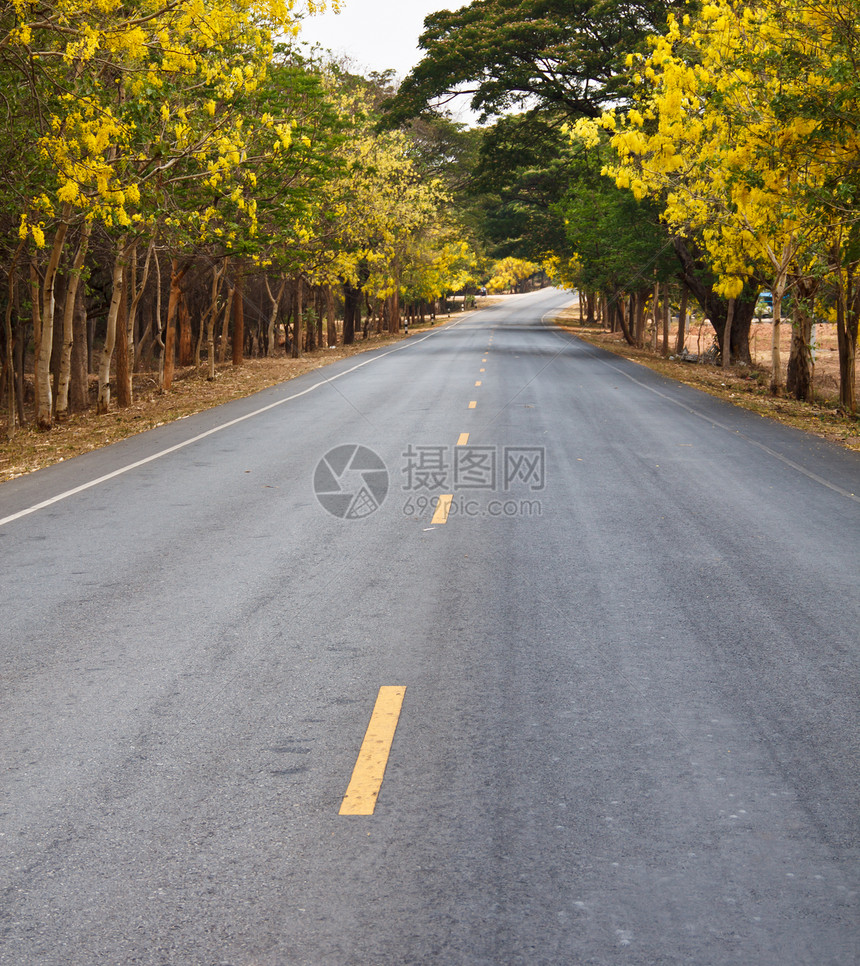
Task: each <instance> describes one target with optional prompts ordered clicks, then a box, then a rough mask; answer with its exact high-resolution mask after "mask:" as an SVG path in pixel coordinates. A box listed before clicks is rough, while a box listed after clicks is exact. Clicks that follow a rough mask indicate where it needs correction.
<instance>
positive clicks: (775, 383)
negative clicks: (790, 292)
mask: <svg viewBox="0 0 860 966" xmlns="http://www.w3.org/2000/svg"><path fill="white" fill-rule="evenodd" d="M785 282H786V277H785V273H784V272H783V273H782V274H780V275H779V277H778V278H777V280H776V286H775V287H774V292H773V326H772V329H773V331H772V333H771V341H770V391H771V392H772V393H774V394H775V395H779V393H780V391H781V390H782V388H783V386H784V385H785V377H784V376H783V372H782V353H781V351H780V345H779V343H780V339H781V338H782V300H783V297H784V296H785Z"/></svg>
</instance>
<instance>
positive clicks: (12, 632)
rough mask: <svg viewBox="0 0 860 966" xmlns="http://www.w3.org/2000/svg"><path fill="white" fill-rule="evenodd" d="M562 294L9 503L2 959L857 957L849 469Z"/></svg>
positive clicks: (3, 653)
mask: <svg viewBox="0 0 860 966" xmlns="http://www.w3.org/2000/svg"><path fill="white" fill-rule="evenodd" d="M566 300H567V296H565V295H564V294H563V293H558V292H553V291H549V292H542V293H536V294H533V295H530V296H523V297H518V298H516V299H512V300H509V301H508V302H506V303H505V304H504V305H503V306H500V307H498V308H495V309H490V310H486V311H484V312H481V313H479V314H477V315H473V316H469V317H466V318H464V319H463V320H461V321H460V322H457V323H452V324H450V325H447V326H445V327H443V328H439V329H437V330H433V331H431V332H430V333H428V334H423V333H422V334H420V335H413V337H412V338H410V339H409V340H408V342H406V343H404V344H399V345H398V346H397V347H396V348H393V349H387V350H380V351H377V352H374V353H371V354H368V355H364V356H359V357H357V358H353V359H350V360H345V361H343V362H340V363H337V364H335V365H333V366H331V367H329V368H326V369H324V370H318V371H316V372H313V373H309V374H307V375H306V376H303V377H302V378H300V379H297V380H294V381H292V382H290V383H287V384H285V385H283V386H281V387H278V388H275V389H272V390H269V391H267V392H264V393H261V394H259V395H257V396H255V397H253V398H251V399H247V400H241V401H237V402H235V403H232V404H230V405H228V406H224V407H221V408H220V409H218V410H213V411H210V412H207V413H203V414H200V415H199V416H195V417H192V418H189V419H185V420H183V421H181V422H178V423H174V424H171V425H169V426H165V427H163V428H161V429H158V430H155V431H153V432H150V433H146V434H143V435H141V436H139V437H136V438H134V439H132V440H128V441H126V442H124V443H121V444H118V445H115V446H112V447H109V448H107V449H105V450H102V451H100V452H95V453H92V454H90V455H88V456H86V457H82V458H79V459H76V460H72V461H69V462H67V463H64V464H61V465H59V466H56V467H53V468H51V469H49V470H45V471H42V472H39V473H36V474H34V475H32V476H30V477H26V478H22V479H19V480H15V481H13V482H12V483H7V484H4V485H3V486H2V487H0V552H2V557H0V560H2V563H0V566H2V582H0V587H2V590H0V593H2V599H3V610H2V613H3V621H2V632H0V634H2V636H0V673H2V678H0V735H2V738H0V746H2V747H0V765H2V784H0V963H2V964H8V966H37V964H38V966H109V964H123V966H124V964H147V966H149V964H157V966H167V964H171V966H174V964H175V966H186V964H188V966H198V964H199V966H216V964H217V966H221V964H231V966H329V964H330V966H377V964H378V966H396V964H418V966H423V964H428V966H429V964H469V966H482V964H487V966H508V964H523V966H525V964H528V966H538V964H559V966H596V964H601V966H602V964H634V966H643V964H655V966H672V964H678V966H682V964H683V966H723V964H738V966H740V964H743V966H771V964H773V966H776V964H779V966H794V964H810V966H828V964H833V966H836V964H838V966H853V964H856V963H857V962H858V958H860V956H858V915H857V911H858V900H857V889H858V822H857V818H858V803H857V792H858V756H857V751H858V748H857V736H858V714H857V711H858V695H860V687H858V683H860V682H858V679H860V675H858V664H860V661H858V648H860V645H858V627H860V614H859V613H858V585H860V552H858V551H860V527H858V523H860V499H858V495H860V459H858V457H857V456H856V455H855V454H851V453H848V452H844V451H841V450H838V449H837V448H835V447H832V446H830V445H828V444H827V443H825V442H823V441H821V440H819V439H816V438H814V437H810V436H806V435H804V434H801V433H798V432H795V431H793V430H790V429H787V428H784V427H781V426H778V425H774V424H771V423H769V422H767V421H765V420H763V419H761V418H760V417H758V416H755V415H753V414H750V413H745V412H742V411H736V410H734V409H733V408H731V407H730V406H728V405H726V404H724V403H722V402H720V401H718V400H715V399H712V398H710V397H708V396H705V395H702V394H700V393H698V392H696V391H694V390H691V389H688V388H686V387H683V386H678V385H675V384H673V383H670V382H668V381H666V380H664V379H662V378H660V377H659V376H656V375H654V374H652V373H650V372H649V371H646V370H644V369H642V368H640V367H638V366H636V365H635V364H633V363H628V362H626V361H624V360H621V359H619V358H616V357H613V356H609V355H606V354H604V353H602V352H600V351H598V350H596V349H594V348H592V347H590V346H587V345H585V344H584V343H581V342H579V341H578V340H576V339H574V338H573V337H571V336H568V335H566V334H564V333H562V332H560V331H558V330H554V329H552V328H551V327H549V326H547V325H546V324H544V323H542V321H541V319H542V318H543V317H544V316H545V315H547V314H549V313H551V311H552V310H553V308H555V307H557V306H559V305H561V304H563V303H564V302H565V301H566ZM478 383H480V385H479V384H478ZM471 403H474V404H475V405H474V406H473V407H471V408H470V404H471ZM464 434H468V440H466V439H465V438H464ZM458 443H459V444H460V445H459V446H458ZM365 448H366V449H367V450H369V451H370V452H369V453H367V452H365ZM327 454H329V455H328V458H327V460H325V458H326V457H327ZM324 460H325V461H324ZM321 461H324V462H321ZM386 474H387V477H386ZM315 487H316V490H318V491H320V493H321V494H322V500H320V499H318V498H317V495H316V493H315ZM338 487H340V494H339V493H338V490H337V488H338ZM440 497H448V498H449V499H447V500H442V501H440V499H439V498H440ZM440 502H441V505H442V506H443V507H448V514H447V518H446V519H445V522H442V519H443V517H444V514H437V509H438V505H439V503H440ZM323 504H325V506H324V505H323ZM326 507H328V509H326ZM332 510H333V511H334V512H330V511H332ZM335 514H340V515H339V516H338V515H335ZM434 519H435V520H436V522H433V521H434ZM392 688H393V689H399V690H397V691H391V690H385V689H392ZM380 689H384V690H383V692H382V694H383V695H388V696H391V695H399V697H397V699H396V703H397V708H396V709H394V710H392V708H391V707H389V709H388V713H387V714H385V713H384V711H383V710H380V711H379V712H378V714H377V715H375V716H374V721H379V720H381V721H382V722H383V724H385V723H386V722H387V726H388V730H389V736H388V738H387V739H386V738H385V737H381V736H380V735H379V734H376V732H374V731H373V729H369V728H368V725H369V722H370V721H371V715H372V713H373V712H374V708H375V707H376V705H377V697H378V695H379V694H380ZM403 689H405V692H404V691H403ZM380 709H382V705H381V704H380ZM397 710H399V718H398V717H397V713H396V712H397ZM395 724H396V727H394V725H395ZM383 730H384V729H383ZM366 732H369V734H368V740H367V742H365V743H364V744H363V742H364V740H365V733H366ZM370 732H373V733H372V734H371V733H370ZM392 735H393V741H392V740H391V737H392ZM368 748H369V750H370V752H371V755H370V759H371V761H370V762H369V764H367V766H366V768H365V765H363V764H362V762H363V761H364V760H365V758H366V755H365V752H366V750H367V749H368ZM386 756H387V759H386ZM386 760H387V768H385V771H384V779H383V780H382V782H381V785H380V784H379V782H378V775H379V774H380V769H381V768H382V767H383V766H384V765H385V764H386ZM374 767H375V768H376V771H375V772H374ZM354 774H355V776H356V781H360V780H361V781H363V782H364V786H363V787H364V789H365V790H364V794H365V799H364V801H365V804H366V803H367V801H368V800H369V801H370V806H369V807H368V808H367V809H366V810H367V811H371V812H372V814H341V811H342V808H343V804H342V803H343V802H344V797H345V795H346V792H347V787H348V785H349V784H350V781H351V778H352V777H353V775H354ZM374 774H375V775H376V776H377V778H376V779H374ZM374 780H375V781H376V785H375V787H374ZM368 789H369V791H368ZM368 795H369V796H370V797H369V799H368V798H367V796H368ZM359 797H360V796H359ZM359 810H360V809H359Z"/></svg>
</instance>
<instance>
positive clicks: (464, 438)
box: [457, 433, 469, 446]
mask: <svg viewBox="0 0 860 966" xmlns="http://www.w3.org/2000/svg"><path fill="white" fill-rule="evenodd" d="M457 445H458V446H468V445H469V434H468V433H460V438H459V439H458V440H457Z"/></svg>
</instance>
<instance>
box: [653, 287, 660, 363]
mask: <svg viewBox="0 0 860 966" xmlns="http://www.w3.org/2000/svg"><path fill="white" fill-rule="evenodd" d="M651 314H652V316H653V319H652V321H653V323H654V327H653V328H652V330H651V351H652V352H655V353H656V351H657V335H658V333H659V331H660V283H659V282H656V283H655V284H654V311H653V312H652V313H651Z"/></svg>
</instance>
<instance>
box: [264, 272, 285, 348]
mask: <svg viewBox="0 0 860 966" xmlns="http://www.w3.org/2000/svg"><path fill="white" fill-rule="evenodd" d="M265 281H266V291H267V292H268V293H269V301H270V302H271V303H272V308H271V310H270V312H269V327H268V330H267V338H266V355H267V356H269V357H271V356H273V355H274V354H275V325H276V324H277V322H278V310H279V309H280V307H281V299H282V298H283V297H284V289H285V288H286V287H287V279H286V277H284V278H282V279H281V285H280V288H279V289H278V294H277V295H272V286H271V285H269V280H268V278H267V279H266V280H265Z"/></svg>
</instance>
